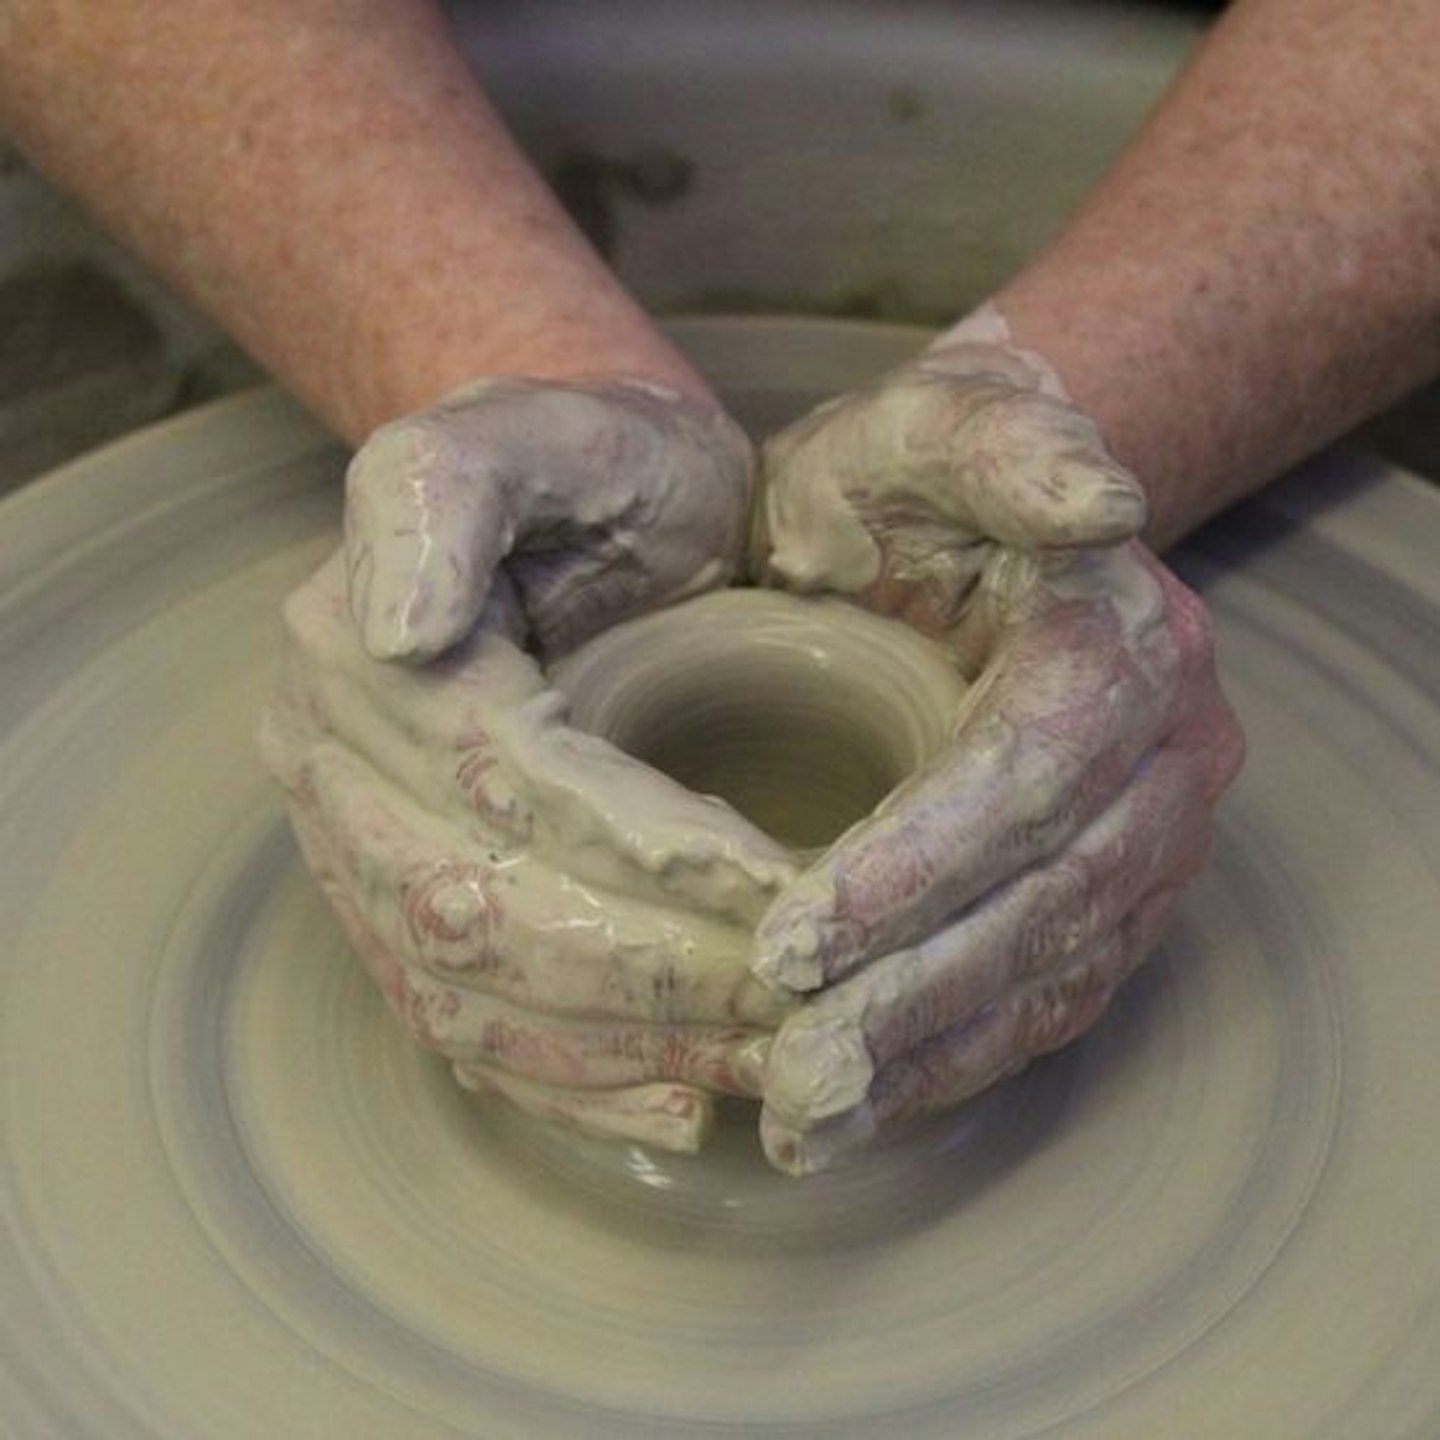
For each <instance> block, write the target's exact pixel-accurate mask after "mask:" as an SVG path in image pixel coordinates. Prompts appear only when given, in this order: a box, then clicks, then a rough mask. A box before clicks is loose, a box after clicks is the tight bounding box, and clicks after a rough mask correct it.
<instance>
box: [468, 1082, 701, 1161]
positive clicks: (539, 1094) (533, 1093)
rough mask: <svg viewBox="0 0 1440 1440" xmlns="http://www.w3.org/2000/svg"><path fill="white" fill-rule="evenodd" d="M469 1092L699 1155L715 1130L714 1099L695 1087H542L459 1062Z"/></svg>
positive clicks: (579, 1126)
mask: <svg viewBox="0 0 1440 1440" xmlns="http://www.w3.org/2000/svg"><path fill="white" fill-rule="evenodd" d="M455 1078H456V1079H457V1080H458V1081H459V1082H460V1084H461V1085H462V1086H464V1087H465V1089H467V1090H471V1091H474V1092H475V1093H476V1094H481V1095H498V1096H501V1097H503V1098H504V1099H506V1100H508V1101H509V1102H510V1103H511V1104H512V1105H514V1106H516V1107H517V1108H518V1109H520V1110H523V1111H524V1112H525V1113H526V1114H527V1115H534V1116H536V1117H537V1118H538V1119H541V1120H554V1121H559V1122H560V1123H562V1124H565V1125H569V1126H571V1127H573V1128H574V1129H576V1130H579V1131H581V1132H583V1133H584V1134H587V1135H595V1136H598V1137H599V1138H601V1139H603V1140H629V1141H632V1142H633V1143H635V1144H637V1145H647V1146H650V1147H651V1148H652V1149H656V1150H668V1151H672V1152H674V1153H677V1154H682V1155H694V1154H697V1153H698V1152H699V1151H700V1150H701V1149H702V1148H703V1147H704V1145H705V1141H706V1140H707V1139H708V1138H709V1135H710V1132H711V1130H712V1129H713V1128H714V1120H715V1108H714V1102H713V1100H712V1099H711V1097H710V1096H709V1095H707V1094H705V1092H704V1091H702V1090H697V1089H696V1088H695V1087H694V1086H690V1085H675V1084H663V1083H661V1084H654V1085H632V1086H626V1087H625V1088H623V1089H618V1090H570V1089H566V1088H565V1087H564V1086H556V1085H537V1084H535V1083H534V1082H533V1081H530V1080H520V1079H517V1078H516V1077H515V1076H513V1075H507V1074H506V1073H505V1072H504V1071H501V1070H493V1069H489V1068H487V1067H485V1066H480V1065H463V1066H460V1065H457V1066H456V1067H455Z"/></svg>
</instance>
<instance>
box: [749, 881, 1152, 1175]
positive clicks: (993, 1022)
mask: <svg viewBox="0 0 1440 1440" xmlns="http://www.w3.org/2000/svg"><path fill="white" fill-rule="evenodd" d="M1175 895H1176V892H1175V890H1173V889H1166V890H1162V891H1159V892H1156V893H1155V894H1153V895H1151V896H1149V897H1147V898H1146V899H1145V900H1144V901H1143V902H1142V903H1141V904H1140V905H1139V906H1138V907H1137V908H1136V910H1135V911H1134V912H1133V913H1132V914H1131V915H1130V916H1128V917H1127V918H1126V920H1125V922H1124V923H1123V924H1122V925H1121V927H1120V928H1119V930H1118V931H1116V932H1115V933H1113V934H1112V935H1111V936H1109V937H1107V938H1106V939H1105V940H1104V941H1102V942H1101V943H1099V944H1098V945H1096V946H1094V947H1092V949H1091V950H1090V951H1089V952H1088V953H1086V954H1085V955H1084V956H1082V957H1080V958H1079V959H1077V960H1076V962H1075V963H1074V964H1073V965H1071V966H1070V967H1069V968H1068V969H1067V970H1065V971H1064V972H1063V973H1061V974H1060V975H1058V976H1055V975H1046V976H1044V977H1043V978H1041V979H1040V980H1039V981H1037V982H1036V983H1035V984H1033V985H1031V986H1028V987H1025V988H1022V989H1020V990H1018V991H1015V992H1012V993H1011V994H1009V995H1007V996H1005V997H1004V998H1003V999H1001V1000H998V1001H997V1002H995V1003H994V1004H993V1005H990V1006H988V1007H986V1008H985V1009H984V1010H982V1011H980V1012H979V1013H978V1014H976V1015H974V1016H972V1017H971V1018H970V1019H968V1020H966V1021H964V1022H962V1023H961V1024H960V1025H958V1026H955V1027H954V1028H952V1029H950V1030H946V1031H942V1032H940V1033H939V1034H938V1035H935V1036H932V1037H931V1038H930V1039H929V1040H927V1041H926V1042H925V1043H924V1044H923V1045H921V1046H919V1047H918V1048H917V1049H916V1050H914V1051H912V1052H910V1053H909V1054H907V1055H904V1056H901V1057H900V1058H899V1059H896V1060H894V1061H892V1062H891V1063H890V1064H889V1065H888V1066H886V1067H885V1069H883V1070H882V1071H880V1072H879V1074H877V1075H876V1077H875V1080H874V1083H873V1084H872V1086H871V1088H870V1092H869V1094H868V1095H867V1097H866V1099H865V1100H864V1101H862V1102H861V1103H860V1104H859V1105H857V1106H856V1107H854V1108H853V1109H851V1110H849V1111H846V1112H845V1113H844V1114H842V1115H838V1116H836V1117H834V1118H832V1119H829V1120H825V1121H822V1122H821V1123H820V1124H818V1125H816V1126H814V1127H811V1128H804V1127H797V1126H795V1125H794V1124H792V1123H791V1122H790V1121H789V1120H788V1119H787V1118H786V1117H785V1116H783V1115H778V1114H775V1113H773V1112H772V1111H771V1110H770V1109H769V1108H768V1107H766V1109H765V1110H763V1111H762V1113H761V1120H760V1135H761V1142H762V1144H763V1146H764V1148H765V1153H766V1155H767V1157H768V1158H769V1159H770V1162H771V1163H772V1164H773V1165H775V1166H776V1168H778V1169H780V1170H784V1171H786V1172H787V1173H790V1174H794V1175H804V1174H813V1173H816V1172H818V1171H822V1170H828V1169H831V1168H833V1167H834V1166H835V1165H837V1164H842V1163H844V1161H845V1160H846V1159H848V1158H850V1157H853V1156H854V1155H856V1154H858V1153H860V1152H862V1151H864V1150H865V1149H867V1148H870V1147H873V1146H874V1145H875V1144H877V1143H881V1142H882V1141H883V1140H884V1139H885V1138H886V1137H887V1136H889V1135H893V1134H895V1133H896V1132H898V1131H899V1130H901V1129H902V1128H903V1126H904V1125H905V1123H906V1122H907V1121H910V1120H913V1119H915V1118H916V1117H918V1116H920V1115H924V1114H929V1113H933V1112H936V1111H941V1110H947V1109H951V1108H953V1107H955V1106H957V1105H960V1104H962V1103H963V1102H964V1101H966V1100H968V1099H970V1098H971V1097H973V1096H975V1095H978V1094H979V1093H981V1092H982V1091H983V1090H986V1089H988V1088H989V1087H990V1086H991V1085H993V1084H995V1083H997V1082H998V1081H1000V1080H1003V1079H1006V1078H1007V1077H1009V1076H1011V1075H1014V1074H1016V1073H1018V1072H1019V1071H1020V1070H1023V1069H1024V1068H1025V1066H1026V1065H1028V1064H1029V1062H1030V1061H1031V1060H1033V1059H1035V1058H1036V1057H1037V1056H1039V1055H1043V1054H1046V1053H1048V1052H1049V1051H1052V1050H1057V1049H1060V1048H1061V1047H1062V1046H1065V1045H1068V1044H1070V1043H1071V1042H1072V1041H1074V1040H1076V1039H1078V1038H1079V1037H1080V1036H1081V1035H1083V1034H1084V1033H1086V1032H1087V1031H1088V1030H1090V1029H1091V1028H1092V1027H1093V1026H1094V1025H1095V1024H1096V1022H1097V1021H1098V1020H1099V1019H1100V1018H1101V1016H1102V1015H1103V1014H1104V1012H1105V1010H1106V1009H1107V1007H1108V1006H1109V1004H1110V1002H1111V1000H1112V999H1113V998H1114V996H1115V993H1116V992H1117V990H1118V989H1119V988H1120V986H1121V985H1122V984H1123V983H1124V981H1125V980H1126V979H1127V978H1128V977H1129V976H1130V975H1131V974H1132V973H1133V972H1134V971H1135V970H1136V969H1137V968H1138V967H1139V966H1140V965H1141V964H1142V963H1143V962H1144V960H1145V959H1146V957H1147V956H1148V955H1149V954H1150V953H1151V952H1152V950H1153V949H1154V947H1155V944H1156V943H1157V941H1158V940H1159V937H1160V934H1161V932H1162V931H1163V929H1164V926H1165V922H1166V921H1167V920H1168V918H1169V914H1170V911H1171V908H1172V907H1173V904H1174V900H1175Z"/></svg>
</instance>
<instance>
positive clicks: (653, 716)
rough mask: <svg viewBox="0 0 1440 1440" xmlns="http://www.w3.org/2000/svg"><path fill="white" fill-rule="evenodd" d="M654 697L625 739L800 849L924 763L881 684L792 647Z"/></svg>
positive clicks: (863, 811) (822, 842)
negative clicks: (887, 706) (883, 703)
mask: <svg viewBox="0 0 1440 1440" xmlns="http://www.w3.org/2000/svg"><path fill="white" fill-rule="evenodd" d="M647 698H648V700H649V701H651V702H653V703H650V704H646V705H644V706H640V707H637V710H632V712H631V713H630V714H629V715H628V716H627V717H626V721H627V723H626V724H625V727H624V731H623V733H622V734H620V735H617V736H614V737H612V738H614V739H615V741H616V743H617V744H619V745H620V747H621V748H622V749H624V750H626V751H628V752H629V753H630V754H632V755H634V756H635V757H636V758H637V759H640V760H643V761H645V762H646V764H648V765H653V766H654V767H655V768H656V769H657V770H662V771H664V773H665V774H667V775H669V776H670V777H671V778H672V779H673V780H677V781H679V783H680V784H682V785H684V786H685V787H686V788H687V789H690V790H693V791H696V792H697V793H699V794H702V795H714V796H716V797H718V798H719V799H721V800H724V801H725V802H726V803H728V804H729V805H731V806H733V807H734V808H735V809H736V810H738V811H739V812H740V813H741V814H742V815H743V816H744V817H745V818H746V819H747V820H749V821H750V822H751V824H753V825H756V826H758V827H759V828H760V829H762V830H764V831H765V832H766V833H767V834H768V835H770V836H772V837H773V838H774V839H776V840H778V841H779V842H780V843H781V844H782V845H785V846H787V847H788V848H790V849H792V850H797V851H802V852H803V851H815V850H820V849H823V848H824V847H825V846H826V845H828V844H829V843H830V842H831V841H832V840H834V839H835V838H836V837H837V836H839V835H840V834H841V833H842V832H843V831H845V830H847V829H848V828H849V827H850V826H851V825H853V824H854V823H855V822H856V821H858V820H861V819H863V818H864V817H865V816H866V815H868V814H869V813H870V812H871V811H872V810H873V809H874V808H875V806H876V805H877V804H878V803H879V802H880V801H881V800H882V799H883V798H884V797H885V796H886V795H887V794H889V792H890V791H891V790H893V789H894V788H895V786H896V785H897V784H899V783H900V781H901V780H902V779H903V778H904V777H905V775H906V774H907V773H908V771H909V769H910V766H911V764H912V763H913V757H912V756H911V755H910V754H909V753H908V750H907V747H905V746H904V745H903V744H897V733H896V727H893V726H887V724H886V716H885V715H884V714H882V713H879V712H878V711H877V707H876V704H875V701H876V697H875V695H874V693H873V692H868V693H867V691H866V690H865V687H864V686H862V685H858V684H855V683H852V682H850V681H848V680H847V679H846V677H844V676H841V675H837V674H835V673H834V672H833V671H830V670H828V669H827V668H824V667H821V666H815V665H803V664H802V665H800V666H798V667H797V666H796V664H795V661H794V657H793V656H784V657H779V656H776V657H771V658H770V659H769V663H767V661H766V657H764V656H763V655H762V656H752V657H750V660H749V663H748V664H747V665H746V667H745V672H744V674H743V675H742V674H739V673H737V672H736V670H734V669H732V670H730V671H729V672H728V673H723V672H722V673H720V674H718V675H717V674H713V673H707V672H706V671H705V670H704V669H700V670H692V671H689V672H688V674H677V675H673V676H671V677H670V679H669V681H668V682H667V683H665V684H662V685H657V686H656V687H655V688H654V689H653V690H652V691H651V692H650V694H649V695H648V697H647ZM637 712H638V713H637ZM901 733H903V730H902V732H901Z"/></svg>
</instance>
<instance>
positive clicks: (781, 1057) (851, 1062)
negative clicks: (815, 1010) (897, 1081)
mask: <svg viewBox="0 0 1440 1440" xmlns="http://www.w3.org/2000/svg"><path fill="white" fill-rule="evenodd" d="M874 1077H875V1062H874V1061H873V1060H872V1059H871V1057H870V1049H869V1047H868V1046H867V1045H866V1043H865V1037H864V1035H863V1034H862V1033H861V1031H860V1027H859V1026H858V1025H857V1024H856V1023H855V1022H854V1021H853V1020H850V1019H848V1018H837V1017H830V1018H826V1019H822V1020H818V1021H816V1020H812V1019H810V1018H809V1017H807V1016H806V1014H805V1012H804V1011H803V1010H802V1011H801V1012H800V1013H799V1014H798V1015H796V1016H794V1017H793V1018H792V1019H790V1020H788V1021H787V1022H786V1023H785V1024H784V1025H782V1026H781V1027H780V1032H779V1034H778V1035H776V1037H775V1040H774V1043H773V1044H772V1045H771V1047H770V1060H769V1063H768V1065H767V1067H766V1071H765V1103H766V1105H767V1106H769V1107H770V1108H771V1109H772V1110H773V1112H774V1113H775V1115H776V1116H777V1117H779V1118H782V1119H784V1120H787V1121H789V1122H790V1123H792V1124H794V1125H797V1126H800V1127H802V1128H808V1127H809V1126H812V1125H815V1124H818V1123H819V1122H820V1121H822V1120H828V1119H831V1118H832V1117H834V1116H836V1115H842V1114H844V1113H845V1112H846V1111H848V1110H853V1109H854V1108H855V1107H856V1106H857V1105H859V1104H860V1103H861V1101H863V1100H864V1099H865V1096H866V1095H867V1094H868V1093H869V1090H870V1082H871V1080H872V1079H874Z"/></svg>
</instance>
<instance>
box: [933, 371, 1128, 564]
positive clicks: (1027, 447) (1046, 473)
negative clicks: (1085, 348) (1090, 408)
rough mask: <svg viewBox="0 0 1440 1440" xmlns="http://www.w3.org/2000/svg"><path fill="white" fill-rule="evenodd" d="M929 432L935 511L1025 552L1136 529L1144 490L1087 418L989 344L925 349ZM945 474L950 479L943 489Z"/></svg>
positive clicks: (1103, 540) (1109, 540)
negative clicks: (930, 392) (934, 475)
mask: <svg viewBox="0 0 1440 1440" xmlns="http://www.w3.org/2000/svg"><path fill="white" fill-rule="evenodd" d="M919 368H920V371H921V372H922V373H923V374H925V375H927V376H928V377H929V380H930V383H931V384H933V386H934V387H935V392H934V394H933V395H932V397H931V400H930V405H931V406H932V407H934V408H935V409H937V410H938V412H939V413H938V415H936V417H935V419H934V421H933V422H932V423H933V430H932V431H931V432H930V443H931V444H932V445H933V447H934V450H935V453H936V456H937V460H938V477H939V478H941V483H940V484H939V485H937V486H936V487H935V500H936V502H937V505H938V506H939V507H940V510H941V513H944V514H946V515H947V516H948V517H950V518H952V519H954V520H957V521H959V522H960V523H962V524H965V525H966V526H968V527H973V528H974V529H976V530H978V531H979V532H980V533H981V534H983V535H985V536H988V537H989V538H991V539H993V540H998V541H1000V542H1001V543H1002V544H1007V545H1017V546H1020V547H1022V548H1027V549H1051V548H1070V547H1073V546H1080V545H1108V544H1114V543H1116V542H1117V541H1120V540H1124V539H1128V538H1130V537H1131V536H1134V535H1137V534H1139V532H1140V530H1141V529H1142V528H1143V526H1144V523H1145V514H1146V503H1145V492H1144V491H1143V490H1142V489H1141V487H1140V485H1139V483H1138V482H1137V481H1136V479H1135V477H1134V476H1133V475H1132V474H1131V473H1130V472H1129V471H1128V470H1126V469H1125V468H1124V467H1123V466H1122V465H1120V464H1119V463H1118V462H1116V460H1115V459H1114V458H1113V457H1112V456H1111V455H1110V453H1109V451H1108V450H1107V449H1106V448H1105V443H1104V441H1103V440H1102V438H1101V436H1100V432H1099V431H1098V429H1097V428H1096V427H1095V424H1094V422H1093V421H1092V420H1090V418H1089V417H1088V416H1087V415H1085V414H1084V413H1083V412H1081V411H1080V410H1077V409H1076V408H1075V407H1074V406H1073V405H1072V404H1070V403H1069V402H1068V401H1067V400H1066V399H1064V397H1062V396H1059V395H1055V394H1052V393H1049V392H1047V391H1044V390H1042V389H1039V388H1036V386H1035V383H1034V381H1033V378H1032V377H1031V376H1030V375H1029V373H1028V371H1025V372H1023V373H1017V372H1016V370H1015V368H1014V362H1013V358H1012V357H1010V356H1009V355H1007V354H1006V352H1004V351H1003V350H1000V349H998V348H997V347H994V346H988V345H969V344H967V345H962V346H958V347H953V348H951V349H948V350H939V351H932V352H931V353H930V354H928V355H927V356H926V357H925V359H924V360H922V362H921V363H920V367H919ZM944 478H948V479H949V480H950V482H951V483H950V484H949V485H948V486H947V485H946V484H944V483H943V480H944Z"/></svg>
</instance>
